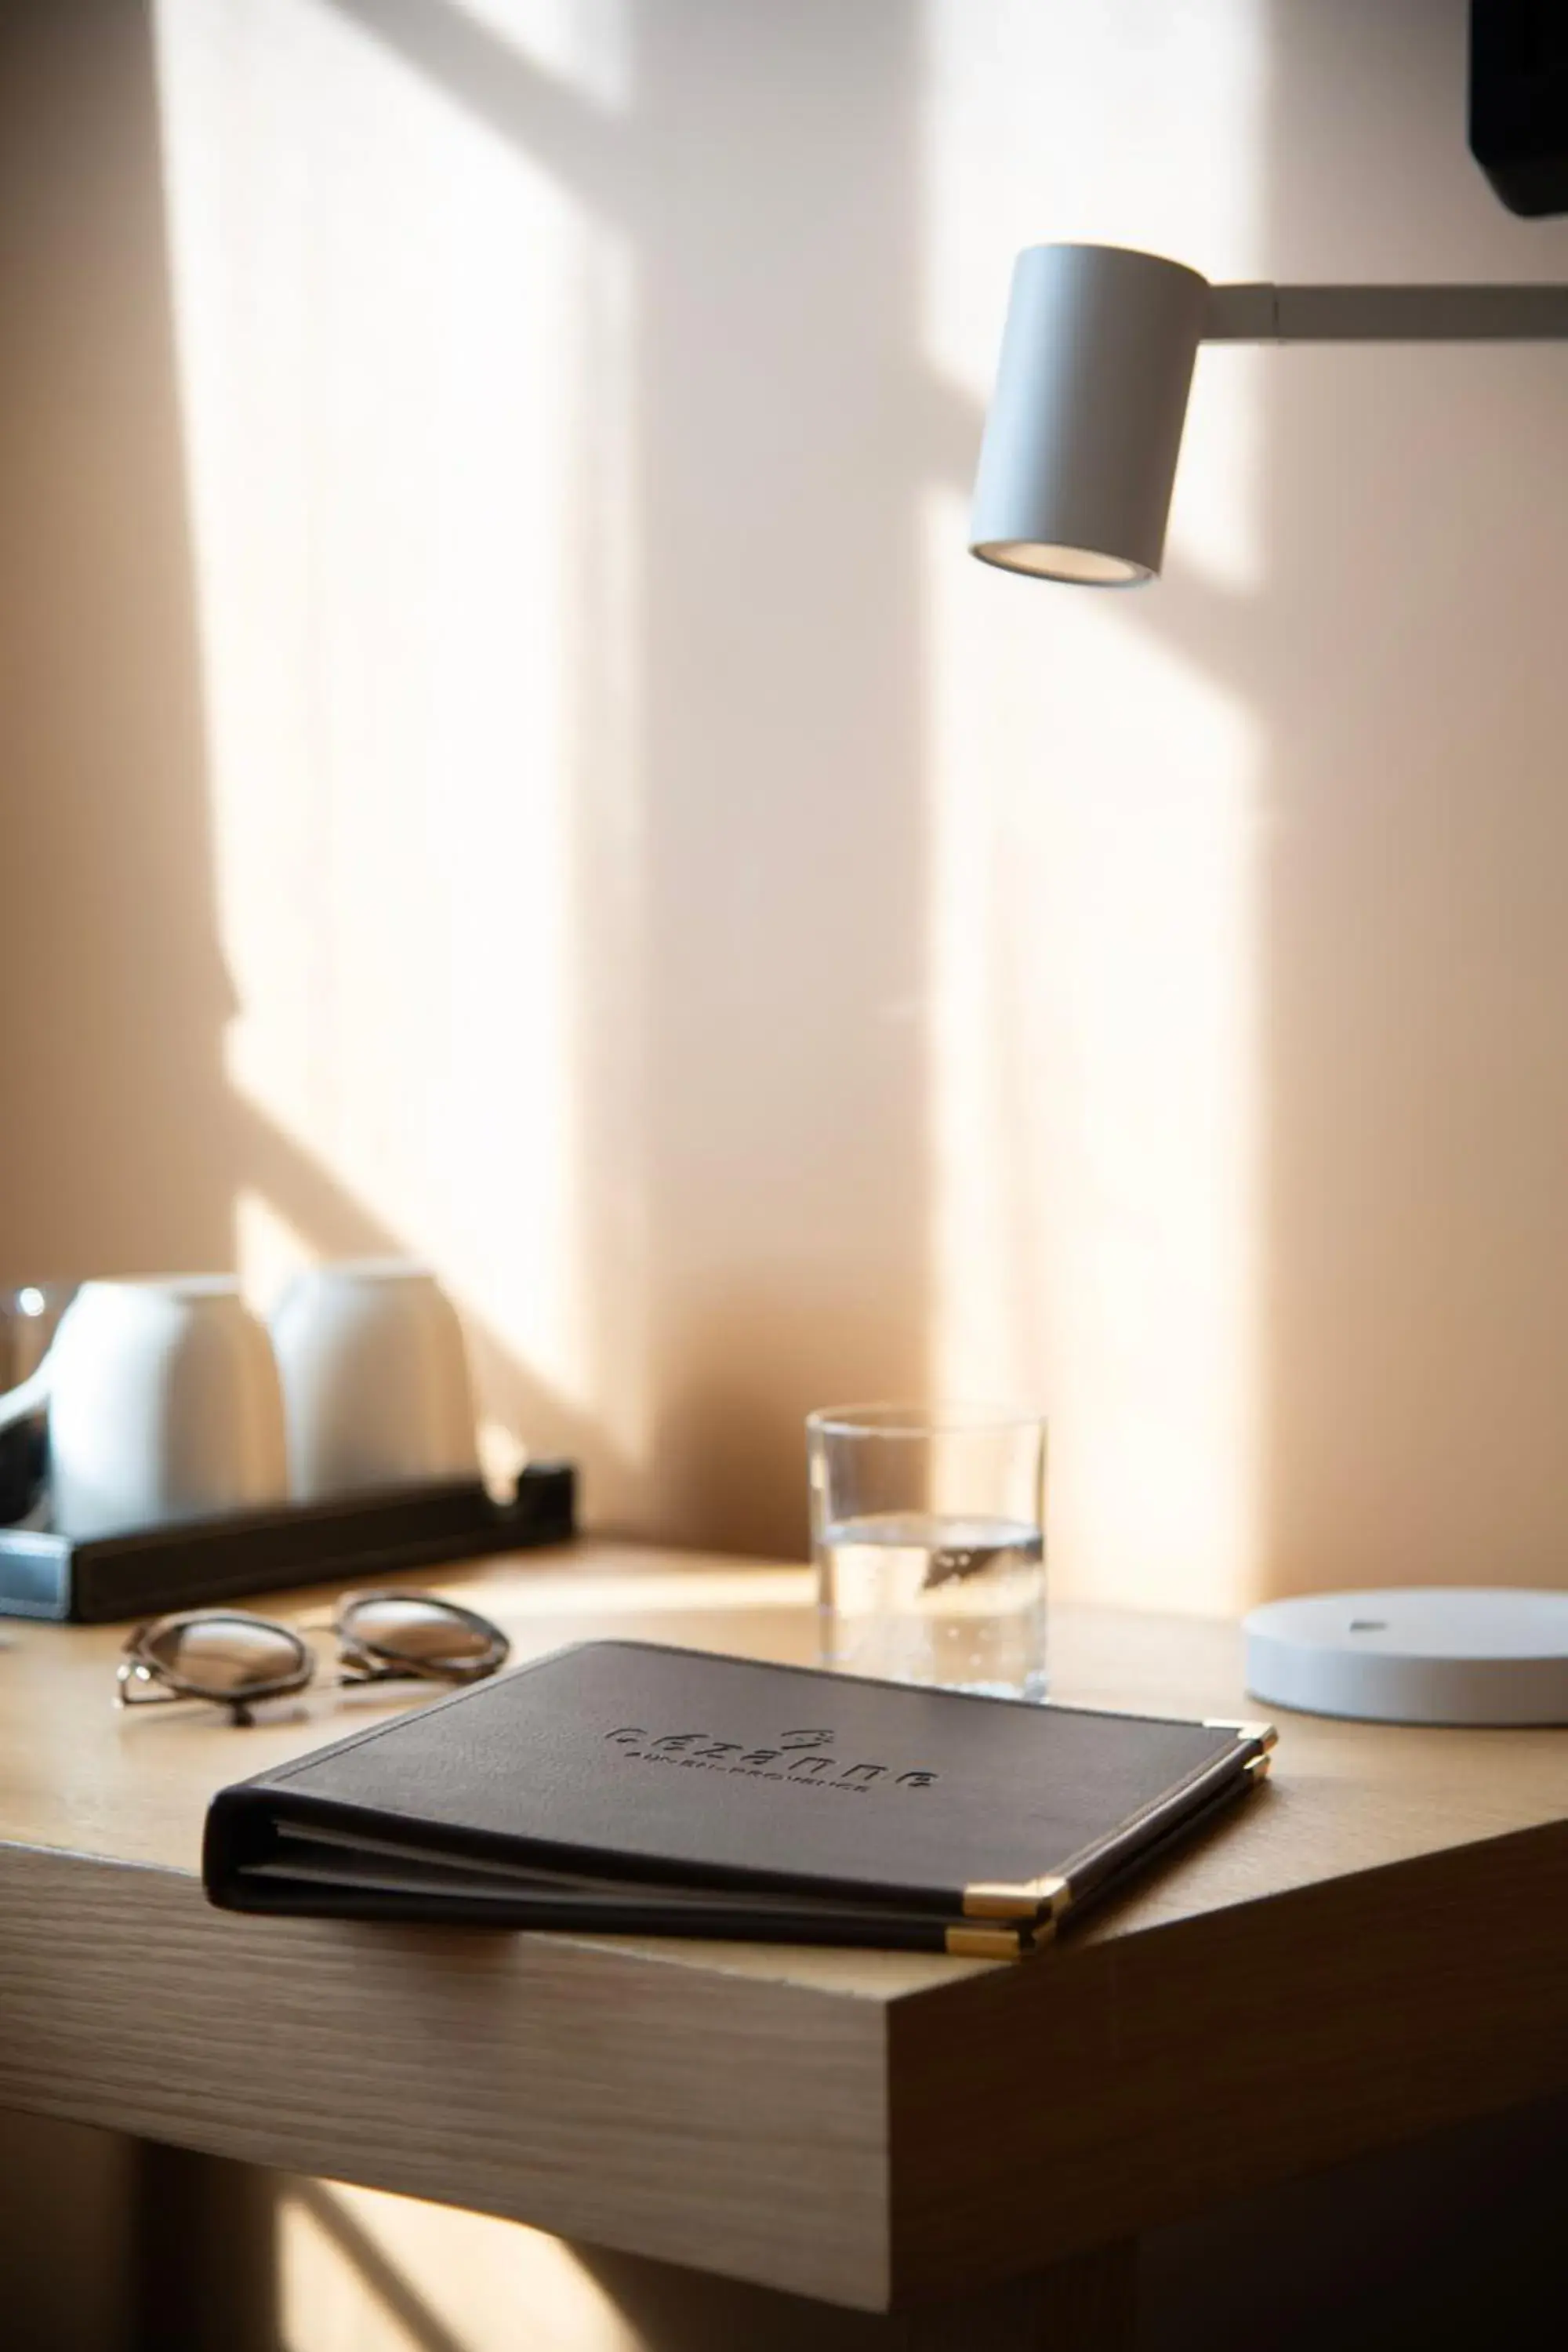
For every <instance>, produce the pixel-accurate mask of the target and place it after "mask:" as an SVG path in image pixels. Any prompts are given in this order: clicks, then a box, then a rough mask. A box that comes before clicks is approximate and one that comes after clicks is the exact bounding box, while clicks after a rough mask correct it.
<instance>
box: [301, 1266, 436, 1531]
mask: <svg viewBox="0 0 1568 2352" xmlns="http://www.w3.org/2000/svg"><path fill="white" fill-rule="evenodd" d="M269 1319H270V1324H271V1330H272V1345H273V1348H274V1349H275V1351H276V1354H277V1358H278V1370H279V1377H280V1378H281V1381H282V1383H283V1406H284V1413H285V1417H286V1420H287V1423H288V1431H289V1470H290V1480H291V1485H292V1488H293V1492H294V1494H295V1496H296V1497H297V1498H298V1499H299V1500H300V1502H322V1501H325V1500H326V1499H327V1498H328V1497H329V1496H334V1495H351V1494H361V1493H365V1492H367V1491H370V1490H373V1489H374V1488H376V1487H387V1486H408V1485H416V1484H422V1483H424V1482H426V1481H427V1480H432V1479H442V1478H473V1477H477V1476H478V1475H479V1454H478V1447H477V1444H476V1441H475V1435H474V1399H473V1387H472V1383H471V1381H470V1379H469V1375H468V1353H467V1350H466V1349H465V1347H464V1344H463V1333H462V1327H461V1325H460V1324H459V1323H458V1316H457V1310H456V1308H455V1307H453V1305H452V1302H451V1300H450V1299H449V1298H448V1297H447V1294H446V1292H445V1291H444V1290H443V1289H442V1288H441V1286H440V1284H439V1283H438V1282H437V1279H436V1277H435V1276H434V1275H433V1274H432V1273H431V1272H430V1269H429V1268H428V1267H427V1266H424V1265H414V1264H411V1263H410V1262H409V1261H407V1260H405V1259H402V1258H364V1259H359V1260H353V1261H350V1262H349V1263H347V1264H344V1265H320V1266H311V1267H310V1268H308V1269H307V1270H306V1271H305V1272H304V1273H302V1274H300V1275H297V1276H295V1277H294V1279H293V1281H292V1282H290V1283H289V1285H288V1286H287V1288H286V1289H285V1290H284V1292H283V1294H282V1296H281V1297H279V1300H278V1303H277V1305H276V1306H275V1307H273V1310H272V1314H271V1317H270V1318H269Z"/></svg>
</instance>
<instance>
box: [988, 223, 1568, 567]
mask: <svg viewBox="0 0 1568 2352" xmlns="http://www.w3.org/2000/svg"><path fill="white" fill-rule="evenodd" d="M1563 340H1568V286H1211V285H1210V283H1209V281H1208V279H1207V278H1203V277H1200V276H1199V274H1198V272H1197V271H1196V270H1195V269H1188V268H1184V265H1183V264H1182V263H1181V262H1179V261H1166V260H1163V259H1162V258H1161V257H1159V256H1158V255H1156V254H1152V253H1135V252H1132V251H1130V250H1129V249H1127V248H1126V247H1121V246H1110V245H1033V246H1030V247H1028V249H1027V250H1026V252H1024V253H1021V254H1020V255H1019V256H1018V259H1017V263H1016V267H1015V268H1014V271H1013V292H1012V299H1011V300H1010V302H1009V304H1008V310H1007V324H1006V328H1005V332H1004V334H1003V338H1002V357H1001V362H1000V364H999V366H998V369H997V375H996V389H995V391H994V394H993V395H992V400H991V407H990V411H989V414H988V415H987V416H986V420H985V435H984V441H983V442H982V444H981V450H980V470H979V474H978V477H977V478H976V481H975V486H974V509H973V520H972V522H971V527H970V552H971V553H972V554H974V555H978V556H979V557H980V558H981V560H982V561H983V562H986V563H994V564H999V565H1000V566H1001V567H1002V569H1003V570H1004V571H1006V572H1031V573H1033V574H1034V576H1035V577H1036V578H1037V579H1042V580H1066V581H1072V582H1075V583H1078V584H1079V585H1080V586H1087V587H1094V588H1135V587H1138V586H1140V585H1141V584H1142V582H1144V581H1145V580H1152V579H1153V578H1155V577H1156V576H1157V574H1158V572H1159V570H1160V563H1161V559H1162V557H1163V553H1164V546H1165V518H1166V515H1167V514H1168V512H1169V510H1170V504H1171V488H1172V484H1173V481H1174V480H1175V474H1176V457H1177V455H1178V453H1179V451H1180V449H1181V446H1182V425H1183V424H1184V420H1185V417H1186V413H1187V393H1188V389H1189V387H1190V385H1191V383H1192V378H1193V362H1194V359H1195V358H1196V356H1197V348H1198V345H1199V344H1200V343H1489V342H1502V343H1513V342H1554V341H1563Z"/></svg>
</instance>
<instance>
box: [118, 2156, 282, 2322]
mask: <svg viewBox="0 0 1568 2352" xmlns="http://www.w3.org/2000/svg"><path fill="white" fill-rule="evenodd" d="M132 2148H133V2150H134V2157H133V2164H132V2257H131V2326H130V2330H129V2334H130V2342H131V2346H132V2352H161V2347H168V2346H170V2345H174V2344H178V2345H179V2346H180V2347H182V2352H278V2347H279V2332H278V2304H279V2296H278V2247H277V2201H278V2200H277V2176H276V2174H274V2173H270V2172H263V2171H262V2170H261V2168H259V2166H257V2165H253V2164H234V2163H230V2162H229V2161H228V2160H227V2159H226V2158H223V2157H221V2156H198V2155H196V2154H195V2153H194V2152H193V2151H192V2150H191V2149H189V2148H184V2147H162V2146H160V2145H159V2144H158V2143H157V2142H156V2141H154V2140H145V2139H142V2140H135V2141H133V2142H132Z"/></svg>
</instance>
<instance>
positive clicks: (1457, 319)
mask: <svg viewBox="0 0 1568 2352" xmlns="http://www.w3.org/2000/svg"><path fill="white" fill-rule="evenodd" d="M1203 340H1204V341H1205V343H1550V342H1560V341H1568V286H1211V287H1210V288H1209V299H1208V312H1207V316H1206V317H1205V320H1204V332H1203Z"/></svg>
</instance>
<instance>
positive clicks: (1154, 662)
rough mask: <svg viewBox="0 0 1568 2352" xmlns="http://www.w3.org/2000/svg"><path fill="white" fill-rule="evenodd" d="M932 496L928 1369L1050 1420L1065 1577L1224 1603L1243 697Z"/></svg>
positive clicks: (1244, 1011) (1233, 1535)
mask: <svg viewBox="0 0 1568 2352" xmlns="http://www.w3.org/2000/svg"><path fill="white" fill-rule="evenodd" d="M962 519H963V518H962V509H961V506H960V502H959V500H958V499H956V497H954V496H952V495H951V494H949V495H940V496H938V495H933V496H932V498H931V500H930V502H929V508H928V538H927V544H928V571H927V576H928V583H929V597H930V604H929V610H930V613H931V637H932V644H933V647H934V659H933V672H932V674H933V695H932V702H931V780H932V795H931V823H932V842H931V877H932V883H931V888H932V903H931V924H932V940H933V946H934V975H933V999H932V1018H931V1053H932V1097H931V1119H932V1129H931V1139H932V1153H933V1160H934V1166H935V1172H936V1185H935V1203H936V1205H935V1225H934V1232H933V1253H934V1260H935V1286H934V1287H935V1297H934V1306H933V1340H932V1356H933V1360H932V1378H933V1382H934V1384H935V1386H936V1387H937V1388H938V1389H939V1390H940V1391H943V1392H946V1393H951V1394H960V1395H973V1394H978V1395H983V1396H990V1395H995V1394H1007V1395H1016V1396H1017V1397H1019V1398H1020V1399H1023V1400H1026V1401H1029V1402H1040V1403H1042V1404H1043V1405H1044V1406H1045V1408H1046V1410H1047V1412H1049V1414H1050V1416H1051V1419H1052V1424H1053V1440H1052V1471H1051V1475H1052V1513H1051V1516H1052V1537H1053V1544H1054V1558H1055V1563H1056V1568H1057V1570H1058V1576H1059V1580H1060V1585H1061V1587H1062V1589H1066V1590H1070V1591H1079V1592H1083V1593H1092V1594H1093V1596H1094V1597H1095V1598H1097V1599H1100V1600H1110V1601H1115V1600H1125V1601H1142V1602H1143V1603H1145V1604H1153V1605H1166V1606H1172V1607H1178V1608H1194V1609H1204V1608H1206V1609H1220V1608H1226V1607H1229V1606H1233V1605H1235V1604H1236V1603H1237V1601H1240V1600H1242V1599H1243V1598H1245V1596H1246V1593H1247V1589H1248V1585H1249V1581H1250V1579H1251V1575H1252V1570H1253V1554H1254V1549H1255V1516H1256V1497H1255V1491H1254V1489H1255V1483H1256V1476H1257V1453H1258V1441H1257V1433H1256V1429H1255V1416H1256V1412H1257V1396H1258V1361H1257V1353H1258V1338H1257V1318H1258V1277H1257V1265H1256V1258H1257V1248H1258V1202H1257V1168H1256V1156H1257V1141H1256V1135H1257V1121H1258V1105H1257V1102H1256V1099H1255V1097H1256V1076H1255V1069H1256V1037H1255V1023H1256V1007H1255V1003H1254V987H1255V969H1256V957H1255V942H1254V939H1253V933H1252V922H1253V912H1252V909H1253V897H1254V894H1253V876H1252V860H1253V851H1254V835H1255V824H1254V814H1253V798H1254V787H1255V777H1256V769H1257V747H1256V744H1255V741H1254V735H1253V730H1252V728H1251V726H1250V725H1249V723H1248V721H1247V716H1246V714H1245V713H1244V712H1243V711H1241V710H1239V709H1237V708H1236V706H1235V705H1234V703H1232V702H1230V701H1229V700H1227V699H1226V697H1225V696H1224V695H1223V694H1222V693H1220V692H1218V691H1217V690H1215V688H1212V687H1211V686H1210V685H1208V684H1207V683H1206V682H1205V679H1204V678H1203V677H1201V676H1199V675H1197V674H1195V673H1194V671H1193V670H1192V669H1191V668H1190V667H1186V666H1184V664H1183V663H1181V662H1180V661H1178V660H1176V659H1174V658H1173V656H1171V655H1170V654H1168V653H1167V652H1165V651H1164V650H1163V648H1162V647H1161V646H1159V644H1158V643H1157V642H1155V641H1153V640H1152V639H1151V638H1149V637H1148V636H1147V635H1144V634H1143V633H1142V632H1141V631H1139V630H1138V629H1136V628H1135V627H1133V626H1131V625H1130V623H1129V620H1128V618H1127V617H1126V616H1125V615H1124V614H1123V613H1122V612H1121V609H1120V607H1119V605H1118V604H1116V603H1114V602H1113V601H1111V600H1110V599H1107V598H1101V597H1096V596H1093V595H1090V594H1088V593H1081V592H1076V593H1075V592H1073V591H1071V590H1058V589H1037V588H1034V587H1032V586H1025V585H1022V584H1021V583H1017V582H1015V581H1013V580H1010V579H1008V578H1005V577H1004V576H999V575H993V574H991V573H988V572H984V571H983V570H982V568H981V567H980V566H979V565H966V564H963V563H958V562H954V561H953V557H952V548H953V541H954V536H955V534H956V533H957V532H958V531H959V530H960V529H961V527H962Z"/></svg>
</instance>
